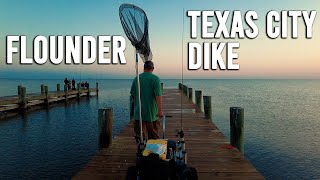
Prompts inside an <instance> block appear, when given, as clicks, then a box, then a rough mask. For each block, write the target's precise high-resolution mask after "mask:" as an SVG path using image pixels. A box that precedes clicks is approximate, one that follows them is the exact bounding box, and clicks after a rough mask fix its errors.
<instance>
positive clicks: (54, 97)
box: [0, 83, 99, 119]
mask: <svg viewBox="0 0 320 180" xmlns="http://www.w3.org/2000/svg"><path fill="white" fill-rule="evenodd" d="M98 92H99V88H98V83H96V87H95V88H90V86H89V87H88V88H81V87H80V84H77V87H76V89H75V90H68V89H67V86H66V85H65V86H64V89H63V90H60V84H57V90H56V91H48V86H44V85H41V92H39V93H30V94H28V93H27V89H26V87H22V86H18V93H17V95H14V96H5V97H0V119H1V118H6V117H10V116H11V115H13V114H16V113H18V112H25V111H27V110H28V109H32V108H33V107H48V106H50V105H51V104H55V103H58V102H67V101H68V100H70V99H78V100H80V98H81V97H89V96H90V95H91V94H92V93H94V94H96V95H98Z"/></svg>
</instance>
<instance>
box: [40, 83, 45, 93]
mask: <svg viewBox="0 0 320 180" xmlns="http://www.w3.org/2000/svg"><path fill="white" fill-rule="evenodd" d="M41 94H44V85H43V84H41Z"/></svg>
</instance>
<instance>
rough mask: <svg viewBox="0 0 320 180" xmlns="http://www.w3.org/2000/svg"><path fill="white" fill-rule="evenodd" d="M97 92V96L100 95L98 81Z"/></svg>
mask: <svg viewBox="0 0 320 180" xmlns="http://www.w3.org/2000/svg"><path fill="white" fill-rule="evenodd" d="M96 91H97V92H96V93H97V96H98V95H99V84H98V83H96Z"/></svg>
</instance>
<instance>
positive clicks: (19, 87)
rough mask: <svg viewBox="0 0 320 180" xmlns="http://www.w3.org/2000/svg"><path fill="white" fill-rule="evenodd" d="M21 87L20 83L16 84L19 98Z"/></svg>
mask: <svg viewBox="0 0 320 180" xmlns="http://www.w3.org/2000/svg"><path fill="white" fill-rule="evenodd" d="M21 87H22V86H21V85H19V86H18V97H19V99H20V95H21Z"/></svg>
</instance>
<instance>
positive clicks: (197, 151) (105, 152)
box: [73, 89, 264, 180]
mask: <svg viewBox="0 0 320 180" xmlns="http://www.w3.org/2000/svg"><path fill="white" fill-rule="evenodd" d="M181 98H182V99H181ZM181 100H182V106H181V104H180V102H181ZM181 107H182V111H183V113H181ZM163 109H164V112H165V113H166V114H167V115H171V116H172V117H171V118H169V117H168V118H167V125H166V127H167V128H166V135H167V138H169V139H172V140H178V138H177V137H176V130H178V129H180V124H181V123H180V120H181V116H182V119H183V130H184V133H185V140H186V149H187V153H188V155H187V156H188V164H189V165H191V166H193V167H195V168H196V169H197V171H198V176H199V179H264V178H263V176H262V175H261V174H260V173H259V172H258V171H257V170H256V169H255V168H254V167H253V166H252V165H251V163H250V162H249V161H247V160H245V158H244V156H243V154H241V153H240V152H239V151H238V150H237V149H235V148H226V147H229V141H228V140H226V139H225V137H224V135H223V134H222V133H221V132H220V130H219V129H218V128H217V127H216V126H215V125H214V124H213V123H212V122H211V121H210V120H206V119H204V114H203V113H195V106H194V104H193V103H192V102H191V101H190V100H189V99H188V97H186V96H184V95H182V97H181V93H180V91H179V90H175V89H170V90H168V89H167V90H164V95H163ZM161 127H162V126H161ZM161 133H162V132H161ZM133 136H134V132H133V122H129V123H128V125H127V126H126V127H125V128H124V129H123V130H122V131H121V132H120V134H119V135H117V136H116V137H115V138H114V139H113V142H112V145H111V147H109V148H108V149H102V150H101V151H99V152H98V154H97V155H96V156H95V157H93V159H92V160H91V161H90V162H88V164H87V165H86V167H84V168H83V169H82V170H81V171H80V172H79V173H78V174H77V175H76V176H75V177H73V179H75V180H79V179H125V175H126V171H127V168H128V167H130V166H133V165H135V156H136V148H137V145H136V143H135V140H134V137H133Z"/></svg>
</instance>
